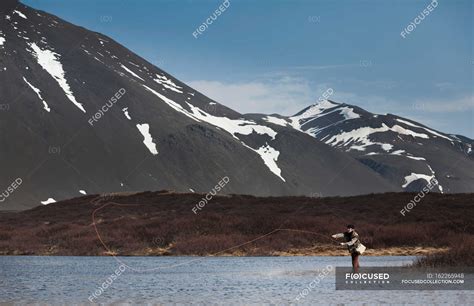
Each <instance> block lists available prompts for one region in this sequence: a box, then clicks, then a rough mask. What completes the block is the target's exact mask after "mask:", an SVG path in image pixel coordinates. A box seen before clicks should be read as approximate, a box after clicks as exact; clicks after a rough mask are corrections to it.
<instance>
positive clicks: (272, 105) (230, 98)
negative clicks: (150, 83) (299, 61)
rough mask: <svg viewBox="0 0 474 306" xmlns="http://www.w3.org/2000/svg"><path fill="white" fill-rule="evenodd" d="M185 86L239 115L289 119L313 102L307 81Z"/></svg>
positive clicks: (314, 94)
mask: <svg viewBox="0 0 474 306" xmlns="http://www.w3.org/2000/svg"><path fill="white" fill-rule="evenodd" d="M187 83H188V84H189V85H190V86H191V87H193V88H194V89H196V90H198V91H200V92H202V93H203V94H205V95H207V96H208V97H210V98H212V99H214V100H216V101H218V102H219V103H222V104H224V105H225V106H228V107H230V108H232V109H234V110H236V111H238V112H240V113H266V114H272V113H279V114H282V115H293V114H295V113H297V112H298V111H300V110H301V109H303V108H304V107H306V106H308V105H310V104H311V103H313V102H314V101H315V100H316V99H317V90H315V89H314V88H311V86H310V84H309V83H308V81H306V80H304V79H301V78H294V77H289V76H285V77H279V78H273V79H265V80H256V81H253V82H239V83H224V82H220V81H210V80H197V81H190V82H187Z"/></svg>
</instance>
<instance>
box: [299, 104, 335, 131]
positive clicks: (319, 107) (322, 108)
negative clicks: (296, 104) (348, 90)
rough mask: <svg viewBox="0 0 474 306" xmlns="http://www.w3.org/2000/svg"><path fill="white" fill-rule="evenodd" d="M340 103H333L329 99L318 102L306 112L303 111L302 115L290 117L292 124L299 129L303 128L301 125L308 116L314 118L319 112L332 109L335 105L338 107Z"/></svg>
mask: <svg viewBox="0 0 474 306" xmlns="http://www.w3.org/2000/svg"><path fill="white" fill-rule="evenodd" d="M338 105H339V104H336V103H332V102H330V101H328V100H324V101H321V102H319V103H317V104H314V105H313V106H311V107H309V108H308V109H307V110H306V111H305V112H303V113H302V114H300V115H297V116H293V117H290V120H291V125H292V126H293V127H294V128H295V129H297V130H301V125H302V123H303V124H304V123H305V121H306V120H307V119H308V118H313V117H315V116H317V115H319V114H321V113H322V112H323V111H325V110H327V109H330V108H333V107H336V106H338Z"/></svg>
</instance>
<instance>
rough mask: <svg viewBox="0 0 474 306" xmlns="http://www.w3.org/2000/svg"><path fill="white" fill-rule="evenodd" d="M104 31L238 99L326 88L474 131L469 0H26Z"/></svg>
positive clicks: (295, 101) (274, 109) (263, 106)
mask: <svg viewBox="0 0 474 306" xmlns="http://www.w3.org/2000/svg"><path fill="white" fill-rule="evenodd" d="M22 2H23V3H25V4H28V5H31V6H33V7H34V8H38V9H42V10H45V11H48V12H50V13H52V14H55V15H58V16H59V17H61V18H63V19H65V20H67V21H70V22H72V23H75V24H77V25H81V26H84V27H86V28H88V29H91V30H95V31H98V32H101V33H103V34H106V35H108V36H110V37H112V38H114V39H115V40H117V41H119V42H120V43H122V44H123V45H125V46H126V47H128V48H129V49H131V50H132V51H134V52H136V53H137V54H139V55H141V56H143V57H144V58H146V59H148V60H149V61H150V62H152V63H154V64H156V65H157V66H159V67H160V68H162V69H164V70H166V71H167V72H168V73H170V74H172V75H174V76H175V77H177V78H179V79H180V80H182V81H185V82H186V83H188V84H190V85H191V86H193V87H195V88H196V89H198V90H200V91H202V92H203V93H205V94H207V95H208V96H210V97H211V98H213V99H215V100H217V101H219V102H220V103H222V104H225V105H227V106H229V107H231V108H234V109H235V110H237V111H240V112H243V113H248V112H264V113H280V114H283V115H291V114H293V113H296V112H297V111H299V110H300V109H302V108H304V107H306V106H308V105H309V104H311V103H314V102H315V101H317V99H318V97H319V96H320V95H321V94H322V93H323V92H324V91H325V90H326V89H327V88H329V87H330V88H332V89H333V90H334V95H333V96H332V99H333V100H336V101H338V102H346V103H349V104H355V105H358V106H360V107H362V108H365V109H367V110H369V111H372V112H376V113H394V114H397V115H401V116H404V117H407V118H410V119H414V120H416V121H419V122H421V123H424V124H426V125H428V126H431V127H433V128H435V129H439V130H441V131H444V132H448V133H457V134H463V135H465V136H469V137H471V138H473V137H474V101H473V95H474V94H473V87H474V85H473V84H474V82H473V69H474V55H473V4H472V1H471V0H438V1H437V3H438V5H437V7H436V8H435V9H434V10H433V11H432V12H431V13H430V14H429V15H428V16H426V17H425V18H424V20H423V21H422V22H421V23H420V24H418V25H417V27H416V28H415V29H414V30H413V31H412V32H410V33H409V34H407V35H405V36H406V37H405V38H403V37H402V36H401V34H400V33H401V32H402V31H403V30H404V29H405V28H406V27H407V26H408V25H409V24H410V22H412V21H413V20H414V19H415V17H417V16H418V15H419V14H421V13H422V11H423V9H425V8H426V7H427V6H428V5H429V4H430V3H431V1H417V0H403V1H380V0H359V1H353V0H342V1H331V0H304V1H303V0H292V1H289V0H285V1H283V0H259V1H254V0H230V6H229V7H228V8H227V9H226V10H225V12H223V13H222V14H221V15H220V16H219V17H218V18H217V20H216V21H214V22H213V24H211V25H210V26H209V27H208V28H207V29H206V30H205V31H204V32H203V33H202V34H201V35H198V38H195V37H194V36H193V32H194V31H195V30H196V28H197V27H198V26H199V25H201V24H202V23H203V22H204V21H205V20H206V19H207V18H208V17H209V16H210V15H211V14H212V13H213V12H214V11H215V10H216V9H217V8H218V7H219V5H220V4H222V3H223V0H221V1H214V0H212V1H211V0H182V1H179V0H174V1H172V0H140V1H139V0H135V1H132V0H68V1H66V0H23V1H22Z"/></svg>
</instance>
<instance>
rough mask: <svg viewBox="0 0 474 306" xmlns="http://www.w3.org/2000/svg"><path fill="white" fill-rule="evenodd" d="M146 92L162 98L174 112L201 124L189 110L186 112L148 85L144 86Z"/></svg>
mask: <svg viewBox="0 0 474 306" xmlns="http://www.w3.org/2000/svg"><path fill="white" fill-rule="evenodd" d="M142 86H143V87H144V88H145V89H146V90H148V91H149V92H151V93H152V94H154V95H155V96H157V97H158V98H160V99H161V100H162V101H163V102H165V103H166V104H168V105H169V106H170V107H171V108H173V109H174V110H176V111H178V112H180V113H182V114H184V115H186V116H187V117H189V118H191V119H193V120H195V121H197V122H199V120H198V119H196V118H195V117H194V116H193V115H191V114H190V113H189V112H188V111H187V110H185V109H184V108H183V107H182V106H181V105H180V104H178V103H176V102H174V101H173V100H171V99H168V98H167V97H165V96H163V95H162V94H160V93H159V92H157V91H156V90H154V89H152V88H150V87H148V86H146V85H142Z"/></svg>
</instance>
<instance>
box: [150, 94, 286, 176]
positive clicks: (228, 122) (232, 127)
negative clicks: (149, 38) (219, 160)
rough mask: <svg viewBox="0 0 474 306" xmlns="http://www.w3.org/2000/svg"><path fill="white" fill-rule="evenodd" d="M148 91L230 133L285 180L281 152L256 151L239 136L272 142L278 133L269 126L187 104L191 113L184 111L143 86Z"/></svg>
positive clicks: (170, 101)
mask: <svg viewBox="0 0 474 306" xmlns="http://www.w3.org/2000/svg"><path fill="white" fill-rule="evenodd" d="M142 86H143V87H144V88H145V89H146V90H148V91H150V92H151V93H153V94H154V95H156V96H157V97H158V98H160V99H161V100H162V101H164V102H165V103H166V104H168V105H169V106H170V107H171V108H173V109H174V110H176V111H178V112H180V113H182V114H184V115H186V116H187V117H189V118H192V119H193V120H195V121H197V122H201V121H203V122H207V123H209V124H211V125H213V126H216V127H218V128H221V129H223V130H224V131H227V132H228V133H230V134H231V135H232V136H233V137H234V138H235V139H237V140H239V141H240V142H241V143H242V144H243V145H244V146H246V147H247V148H249V149H251V150H252V151H254V152H257V153H258V154H259V155H260V156H261V157H262V159H263V161H264V163H265V165H266V166H267V167H268V168H269V169H270V171H271V172H272V173H274V174H275V175H277V176H278V177H280V178H281V179H282V180H283V181H285V179H284V178H283V177H282V176H281V170H280V169H279V167H278V165H277V164H276V161H277V159H278V155H279V154H280V152H278V151H277V150H275V149H274V148H272V147H270V146H269V145H268V144H267V145H266V146H262V147H260V148H259V149H254V148H252V147H250V146H248V145H246V144H245V143H244V142H243V141H241V140H240V139H239V138H238V137H237V135H238V134H240V135H250V134H252V133H254V132H255V133H257V134H259V135H268V136H269V137H271V139H272V140H274V139H275V137H276V135H277V132H275V131H274V130H273V129H271V128H270V127H268V126H263V125H258V124H257V123H255V122H254V121H251V120H246V119H230V118H227V117H217V116H214V115H211V114H209V113H207V112H205V111H203V110H202V109H200V108H199V107H197V106H194V105H192V104H190V103H187V102H186V103H187V105H188V107H189V108H190V110H191V112H189V111H188V110H186V109H184V108H183V107H182V106H181V105H180V104H178V103H176V102H174V101H173V100H171V99H169V98H167V97H165V96H164V95H162V94H160V93H159V92H157V91H155V90H154V89H152V88H150V87H148V86H146V85H142Z"/></svg>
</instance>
